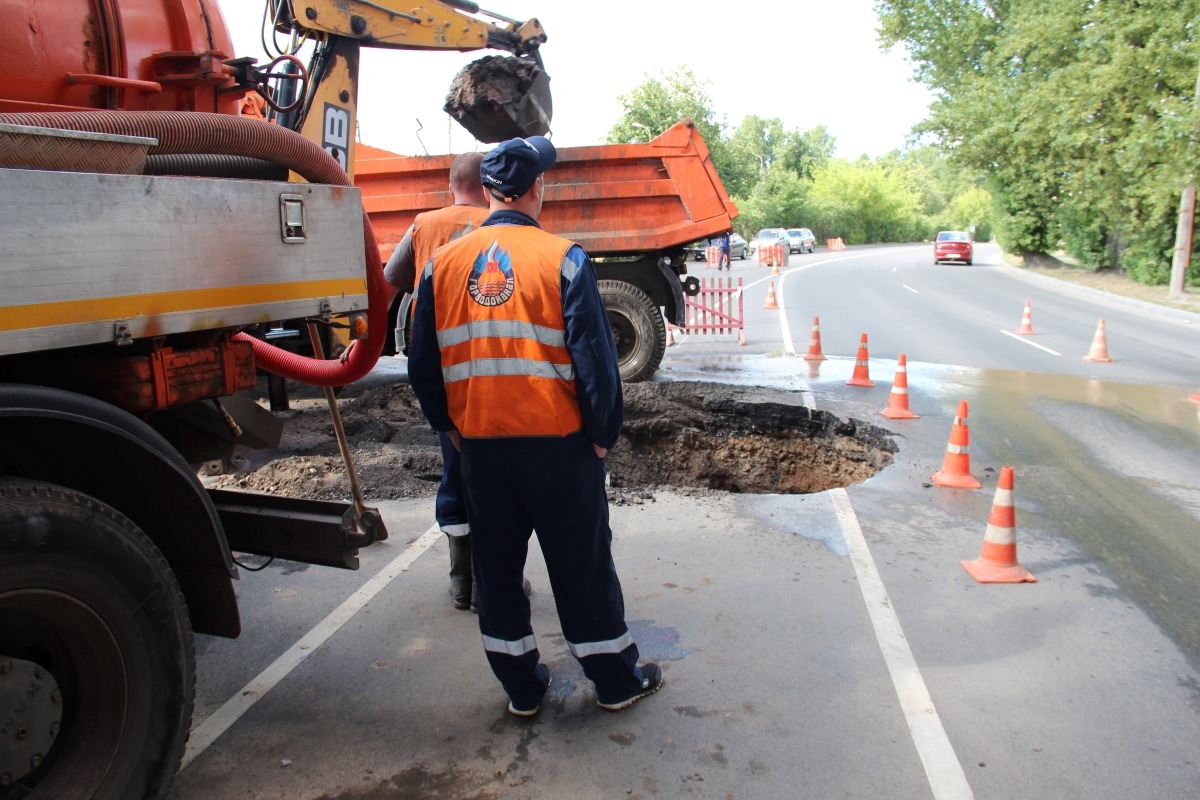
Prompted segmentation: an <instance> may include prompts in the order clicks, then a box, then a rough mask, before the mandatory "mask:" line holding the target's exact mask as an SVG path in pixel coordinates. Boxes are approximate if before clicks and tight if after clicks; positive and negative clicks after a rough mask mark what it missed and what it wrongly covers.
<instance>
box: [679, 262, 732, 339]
mask: <svg viewBox="0 0 1200 800" xmlns="http://www.w3.org/2000/svg"><path fill="white" fill-rule="evenodd" d="M684 303H685V304H686V306H687V311H686V314H685V317H684V318H685V320H686V323H687V324H686V326H685V327H682V328H680V327H676V326H675V325H668V326H667V332H668V335H669V337H670V338H669V342H668V343H671V342H672V341H673V338H674V337H673V336H671V334H673V333H675V332H676V331H679V332H683V333H689V334H690V333H697V334H700V333H704V334H725V333H735V332H736V333H737V335H738V344H740V345H743V346H744V345H745V344H746V327H745V323H746V312H745V305H744V303H743V293H742V279H741V278H737V279H736V282H735V279H734V278H701V279H700V292H699V294H697V295H695V296H694V297H687V296H685V297H684Z"/></svg>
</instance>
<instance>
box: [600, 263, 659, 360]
mask: <svg viewBox="0 0 1200 800" xmlns="http://www.w3.org/2000/svg"><path fill="white" fill-rule="evenodd" d="M597 285H598V286H599V287H600V298H601V299H602V300H603V301H604V309H605V310H606V311H607V312H608V324H609V325H610V326H611V327H612V332H613V338H614V339H616V342H617V363H618V365H619V367H620V370H621V380H623V381H625V382H627V383H636V382H637V381H644V380H647V379H648V378H650V376H652V375H653V374H654V373H655V371H656V370H658V365H659V364H661V363H662V359H663V354H664V353H666V352H667V324H666V322H665V321H664V320H663V315H662V312H661V311H659V310H658V307H657V306H655V305H654V302H653V301H652V300H651V299H650V295H648V294H646V293H645V292H643V291H642V290H641V289H639V288H637V287H636V286H634V285H633V284H630V283H626V282H624V281H597Z"/></svg>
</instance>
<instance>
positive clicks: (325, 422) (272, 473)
mask: <svg viewBox="0 0 1200 800" xmlns="http://www.w3.org/2000/svg"><path fill="white" fill-rule="evenodd" d="M352 389H353V387H351V388H350V389H347V391H346V392H345V393H343V395H342V396H341V398H340V399H339V402H338V408H339V410H340V412H341V416H342V423H343V427H344V428H345V431H346V437H347V440H348V442H349V447H350V452H351V456H352V459H353V462H354V467H355V473H356V475H357V477H358V481H359V485H360V487H361V488H362V492H363V496H364V499H365V500H366V501H367V502H370V501H372V500H390V499H402V498H411V497H432V496H433V495H434V494H435V493H436V491H437V484H438V479H439V478H440V476H441V468H442V467H441V465H442V458H441V450H440V448H439V446H438V438H437V435H436V434H435V433H434V432H433V431H432V430H431V429H430V428H429V425H428V423H427V422H426V421H425V418H424V417H423V416H422V414H421V410H420V407H419V406H418V404H417V400H416V397H415V395H414V394H413V393H412V390H411V389H410V388H409V386H408V385H407V384H406V383H396V384H395V385H391V386H382V387H373V388H369V389H365V390H362V391H361V392H358V393H354V392H353V391H352ZM279 416H280V417H281V418H283V419H284V433H283V438H282V441H281V442H280V446H279V448H278V449H276V450H269V451H260V450H239V451H238V452H237V454H236V455H235V457H234V458H233V459H231V460H230V461H229V462H227V463H225V464H224V465H223V468H222V469H220V470H216V471H218V472H222V473H224V474H219V475H215V476H210V477H209V478H208V481H209V483H210V484H212V485H217V486H225V487H232V488H238V489H247V490H253V491H264V492H271V493H273V494H280V495H284V496H288V497H309V498H314V499H322V500H346V499H348V498H349V497H350V484H349V479H348V478H347V476H346V470H345V467H344V466H343V464H342V459H341V457H340V455H339V453H338V447H337V441H336V439H335V438H334V426H333V422H332V418H331V417H330V414H329V409H328V406H327V405H326V403H325V399H324V395H323V394H321V393H320V392H319V391H318V390H315V389H312V388H311V387H300V386H297V387H295V388H294V389H293V391H292V393H291V410H289V411H285V412H280V413H279ZM895 451H896V446H895V444H894V443H893V442H892V440H891V439H890V438H889V434H888V432H887V431H885V430H883V429H881V428H878V427H875V426H873V425H868V424H865V423H862V422H859V421H856V420H849V421H846V420H841V419H839V418H837V417H835V416H833V415H832V414H829V413H828V412H823V411H814V410H812V409H809V408H806V407H805V406H803V405H802V404H801V403H800V398H799V397H798V396H797V395H796V394H795V393H793V392H786V391H780V390H773V389H763V388H760V387H746V386H733V385H728V384H719V383H705V382H685V381H680V382H664V383H634V384H627V385H626V386H625V426H624V428H623V429H622V433H621V441H620V442H619V443H618V444H617V446H616V447H615V448H614V449H613V451H612V453H611V454H610V455H609V457H608V469H609V476H610V484H611V489H610V498H611V499H612V500H613V501H614V502H618V503H622V502H634V503H636V502H641V501H643V500H646V499H649V498H651V497H653V490H654V489H655V488H656V487H671V488H672V489H674V490H678V491H683V492H697V493H707V492H712V491H726V492H746V493H755V494H759V493H770V494H796V493H810V492H819V491H822V490H824V489H829V488H832V487H835V486H848V485H850V484H853V483H857V482H859V481H862V480H865V479H866V478H869V477H870V476H871V475H874V474H875V473H877V472H878V471H879V470H881V469H883V468H884V467H885V466H887V465H888V464H890V463H891V460H892V454H893V453H894V452H895ZM210 471H212V470H210Z"/></svg>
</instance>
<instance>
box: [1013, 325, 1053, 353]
mask: <svg viewBox="0 0 1200 800" xmlns="http://www.w3.org/2000/svg"><path fill="white" fill-rule="evenodd" d="M1000 332H1001V333H1003V334H1004V335H1005V336H1011V337H1013V338H1014V339H1016V340H1017V341H1019V342H1024V343H1025V344H1027V345H1029V346H1030V347H1036V348H1037V349H1038V350H1045V351H1046V352H1047V353H1049V354H1050V355H1052V356H1061V355H1062V353H1060V352H1058V351H1057V350H1051V349H1050V348H1049V347H1042V346H1041V345H1040V344H1038V343H1037V342H1031V341H1030V340H1028V339H1026V338H1025V337H1024V336H1021V335H1019V334H1016V333H1013V332H1012V331H1006V330H1001V331H1000Z"/></svg>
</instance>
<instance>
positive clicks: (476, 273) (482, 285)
mask: <svg viewBox="0 0 1200 800" xmlns="http://www.w3.org/2000/svg"><path fill="white" fill-rule="evenodd" d="M467 293H468V294H469V295H471V299H472V300H474V301H475V302H476V303H479V305H481V306H498V305H500V304H501V303H506V302H508V299H509V298H510V297H512V296H513V271H512V260H511V259H510V258H509V256H508V251H507V250H501V249H500V244H499V243H498V242H496V241H493V242H492V246H491V247H489V248H488V249H487V250H485V251H484V252H482V253H480V254H479V255H478V256H476V257H475V266H474V268H472V270H471V277H470V279H469V280H468V281H467Z"/></svg>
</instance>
